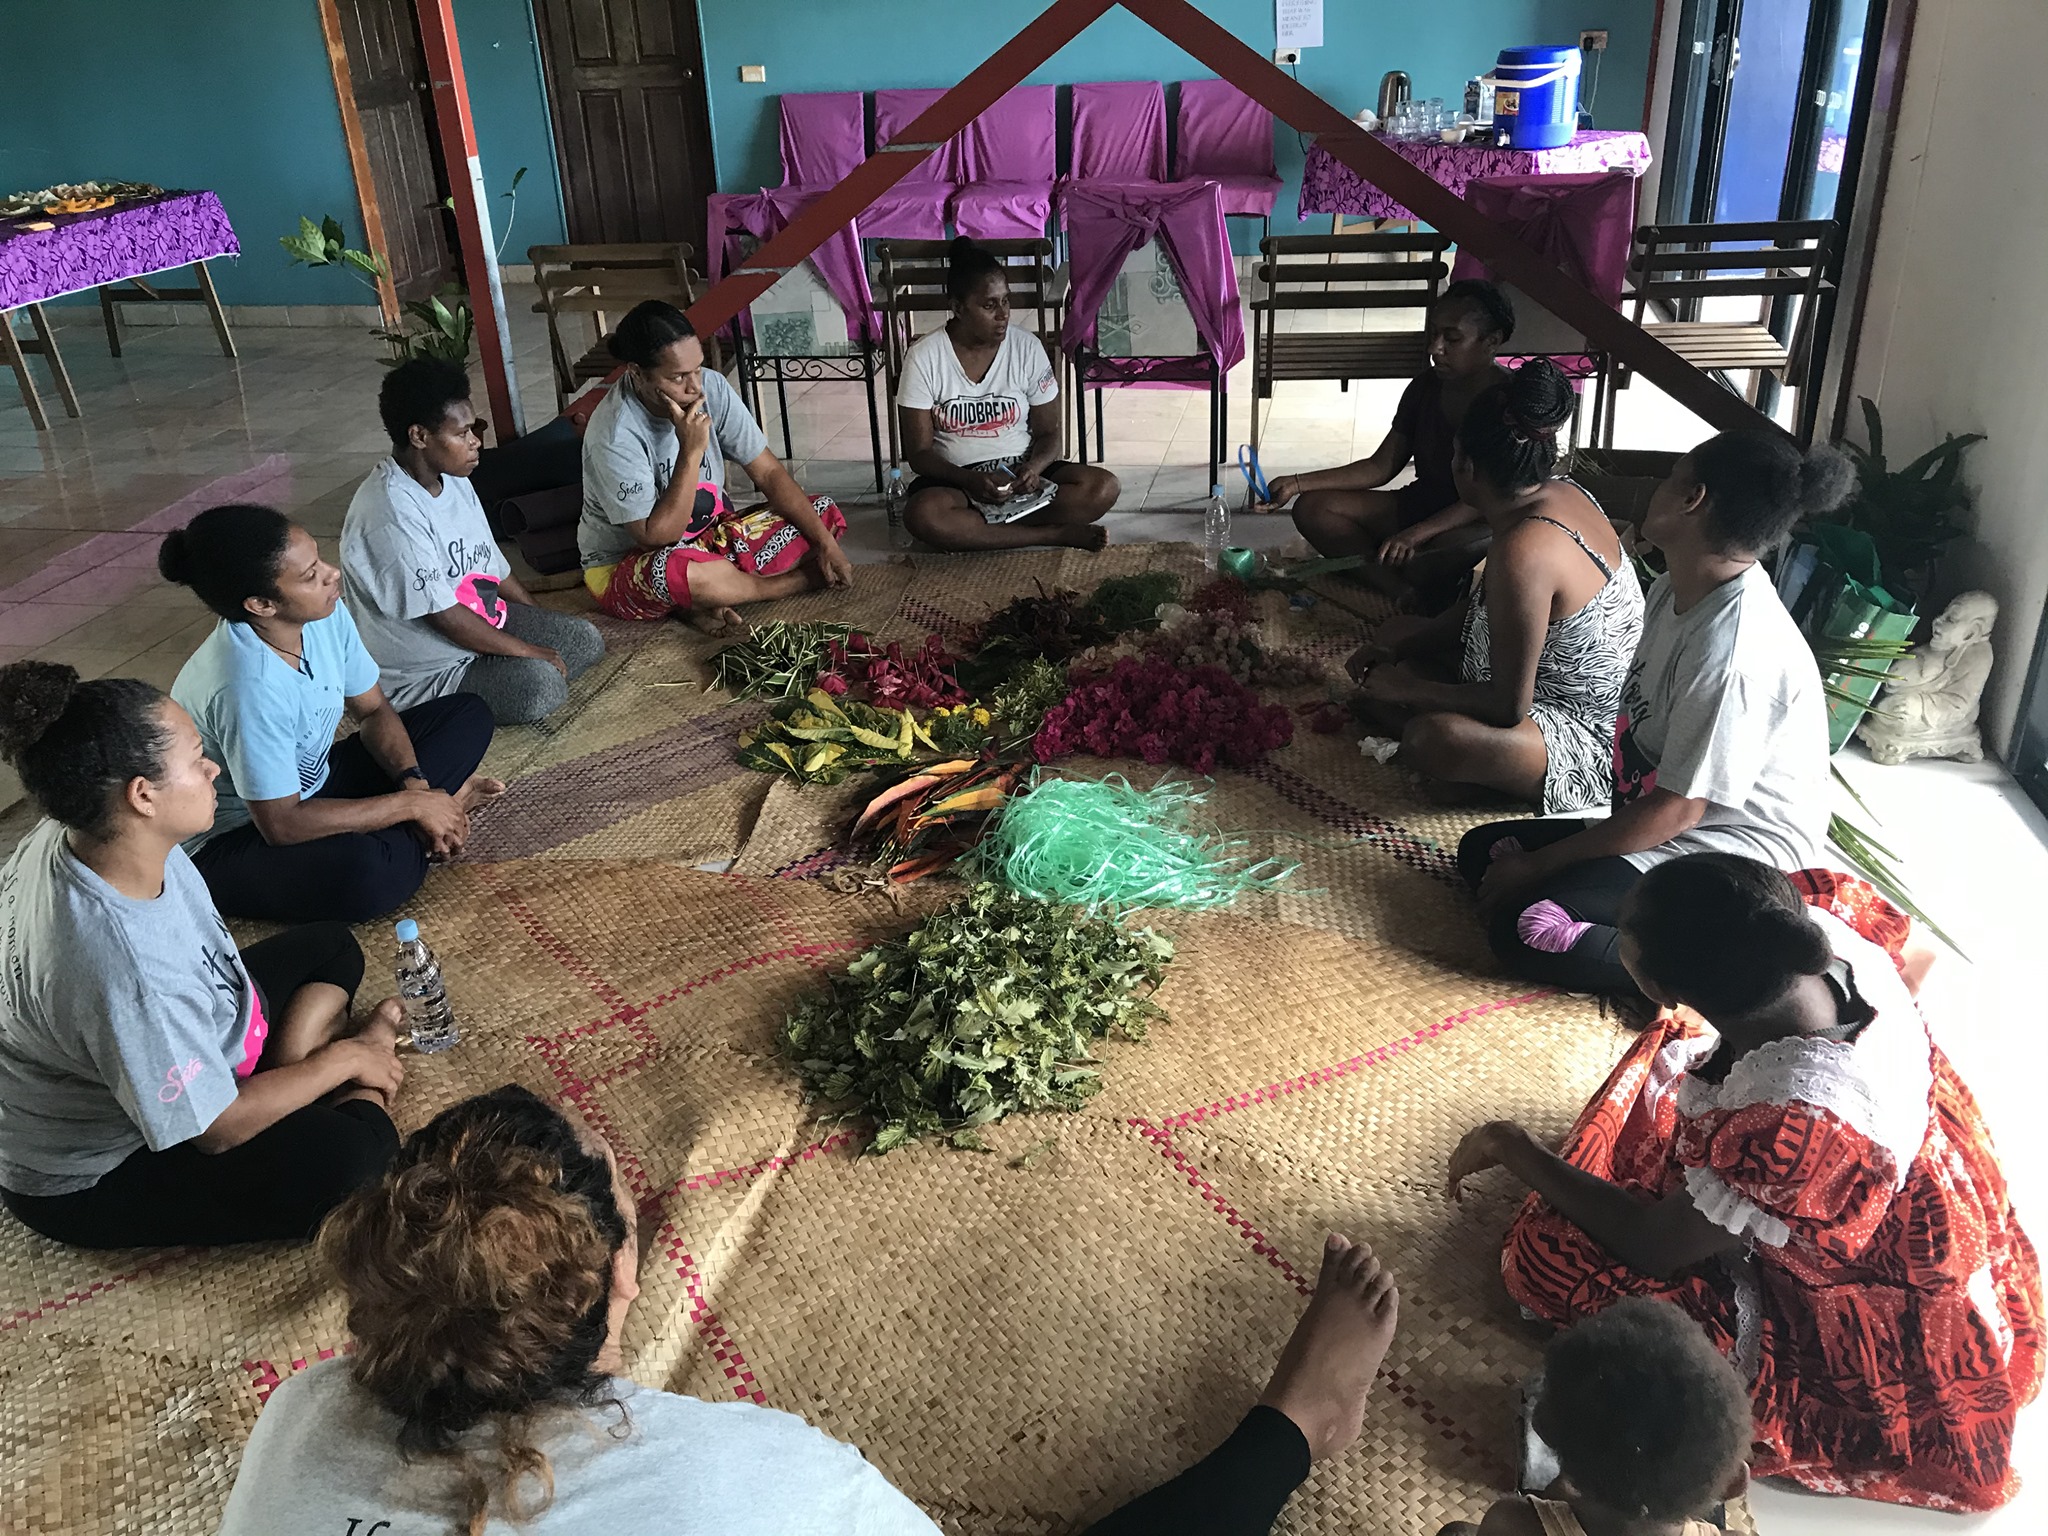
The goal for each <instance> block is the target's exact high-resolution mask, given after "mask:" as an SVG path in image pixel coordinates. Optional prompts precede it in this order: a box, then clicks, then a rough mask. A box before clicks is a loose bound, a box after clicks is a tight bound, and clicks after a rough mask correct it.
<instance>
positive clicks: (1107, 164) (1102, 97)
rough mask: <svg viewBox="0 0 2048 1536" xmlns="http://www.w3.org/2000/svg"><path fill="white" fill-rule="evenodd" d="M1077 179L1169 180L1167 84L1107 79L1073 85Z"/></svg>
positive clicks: (1074, 175)
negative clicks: (1167, 162) (1167, 160)
mask: <svg viewBox="0 0 2048 1536" xmlns="http://www.w3.org/2000/svg"><path fill="white" fill-rule="evenodd" d="M1073 178H1074V180H1075V181H1153V182H1164V181H1165V180H1166V87H1165V86H1163V85H1161V84H1160V83H1159V82H1158V81H1157V80H1105V81H1097V82H1094V83H1092V84H1088V85H1077V86H1075V87H1074V168H1073Z"/></svg>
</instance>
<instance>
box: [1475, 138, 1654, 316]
mask: <svg viewBox="0 0 2048 1536" xmlns="http://www.w3.org/2000/svg"><path fill="white" fill-rule="evenodd" d="M1465 201H1466V202H1468V203H1470V204H1471V205H1472V211H1473V212H1474V213H1481V214H1484V215H1485V216H1486V217H1487V218H1489V219H1491V220H1492V221H1493V222H1494V223H1496V224H1498V225H1500V227H1501V228H1502V229H1505V230H1507V231H1508V232H1509V233H1511V234H1512V235H1514V236H1515V237H1516V238H1517V239H1518V240H1520V241H1521V242H1522V244H1524V245H1526V246H1528V247H1529V248H1530V249H1531V250H1534V251H1537V252H1539V253H1540V254H1542V255H1543V256H1544V257H1546V258H1548V259H1549V260H1550V261H1551V262H1552V263H1554V264H1555V265H1556V266H1557V268H1558V270H1560V271H1561V272H1563V273H1564V274H1565V275H1566V276H1568V277H1571V278H1573V279H1575V280H1576V281H1578V282H1580V283H1582V284H1584V285H1585V287H1586V288H1588V289H1589V290H1591V292H1592V294H1593V296H1594V297H1595V298H1597V299H1599V300H1600V302H1601V303H1603V304H1607V305H1610V306H1612V307H1615V308H1619V307H1620V304H1621V288H1622V283H1623V280H1624V279H1625V277H1626V275H1627V272H1628V249H1629V237H1630V234H1631V232H1632V231H1633V230H1634V228H1635V214H1636V179H1635V177H1633V176H1631V175H1629V174H1627V173H1626V172H1610V173H1607V174H1603V175H1592V176H1497V177H1489V178H1487V179H1484V180H1481V181H1475V182H1471V183H1470V184H1468V185H1467V186H1466V188H1465ZM1492 275H1493V274H1492V273H1491V272H1490V271H1488V270H1487V268H1486V267H1485V266H1484V265H1483V264H1482V263H1481V262H1480V260H1479V258H1478V257H1476V256H1473V255H1470V254H1468V253H1467V252H1466V251H1464V250H1463V249H1462V248H1461V249H1460V250H1459V252H1458V260H1457V264H1456V265H1455V266H1454V267H1453V268H1452V269H1451V276H1452V277H1453V278H1465V277H1491V276H1492ZM1511 345H1512V343H1511Z"/></svg>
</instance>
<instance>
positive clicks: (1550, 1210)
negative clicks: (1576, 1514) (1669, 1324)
mask: <svg viewBox="0 0 2048 1536" xmlns="http://www.w3.org/2000/svg"><path fill="white" fill-rule="evenodd" d="M1910 928H1911V924H1910V923H1909V922H1908V921H1907V919H1906V917H1905V915H1904V914H1903V913H1901V912H1899V911H1898V910H1897V909H1896V908H1894V907H1892V906H1891V905H1890V903H1888V902H1886V901H1885V900H1884V899H1883V898H1882V897H1881V896H1879V895H1878V894H1877V893H1876V892H1875V891H1873V890H1872V889H1871V888H1870V887H1869V886H1867V885H1865V884H1864V883H1863V882H1862V881H1860V880H1854V879H1851V878H1849V877H1847V876H1843V875H1835V874H1830V873H1828V872H1827V871H1824V870H1803V871H1801V872H1799V873H1797V874H1793V875H1789V876H1788V875H1786V874H1782V873H1780V872H1779V871H1778V870H1775V869H1772V868H1771V867H1770V866H1769V865H1768V864H1764V863H1761V862H1759V861H1758V860H1755V859H1749V858H1743V857H1741V856H1739V855H1736V854H1732V853H1695V854H1688V855H1684V856H1682V857H1678V858H1673V859H1670V860H1667V861H1665V862H1663V863H1660V864H1658V865H1657V866H1656V867H1655V868H1654V869H1652V870H1651V871H1650V872H1649V873H1648V874H1646V875H1644V876H1643V877H1642V879H1641V880H1640V881H1638V882H1637V884H1636V886H1635V888H1634V890H1633V891H1632V892H1631V894H1630V895H1629V896H1628V898H1627V899H1626V901H1625V902H1624V903H1623V905H1622V909H1621V913H1620V934H1621V958H1622V963H1623V964H1624V965H1626V966H1627V967H1628V970H1629V972H1630V973H1631V974H1632V975H1633V976H1634V977H1635V979H1636V983H1637V985H1639V986H1640V987H1641V989H1642V991H1643V992H1644V994H1645V995H1646V996H1648V997H1649V998H1650V999H1651V1000H1652V1001H1654V1002H1655V1003H1657V1004H1660V1005H1661V1006H1662V1007H1663V1009H1664V1012H1663V1013H1662V1015H1661V1016H1660V1017H1659V1018H1658V1019H1657V1021H1656V1022H1655V1023H1654V1024H1652V1025H1651V1026H1650V1027H1649V1028H1648V1029H1647V1030H1645V1031H1644V1032H1643V1034H1642V1035H1641V1036H1640V1037H1639V1038H1638V1039H1637V1040H1636V1042H1635V1043H1634V1045H1633V1046H1632V1047H1631V1048H1630V1049H1629V1051H1628V1053H1627V1055H1626V1056H1624V1057H1623V1058H1622V1060H1621V1063H1620V1065H1618V1066H1617V1067H1616V1068H1615V1069H1614V1071H1613V1072H1612V1074H1610V1075H1609V1077H1608V1079H1607V1082H1606V1084H1605V1085H1604V1086H1603V1087H1602V1088H1601V1090H1600V1092H1599V1093H1598V1094H1597V1095H1595V1097H1594V1099H1593V1101H1592V1102H1591V1103H1590V1104H1588V1105H1587V1106H1586V1108H1585V1109H1584V1110H1583V1111H1582V1112H1581V1113H1580V1115H1579V1119H1578V1122H1577V1124H1575V1125H1574V1126H1573V1127H1572V1129H1571V1131H1570V1133H1569V1134H1567V1135H1566V1137H1565V1139H1564V1142H1563V1144H1562V1146H1561V1147H1560V1148H1559V1149H1558V1150H1557V1151H1555V1152H1553V1151H1551V1150H1550V1148H1549V1147H1548V1146H1546V1145H1545V1144H1544V1143H1543V1142H1541V1141H1539V1140H1538V1139H1537V1138H1536V1137H1534V1136H1533V1135H1531V1134H1530V1133H1529V1132H1528V1131H1527V1130H1525V1129H1523V1128H1522V1127H1521V1126H1519V1125H1517V1124H1515V1123H1514V1122H1512V1121H1506V1120H1496V1121H1493V1122H1491V1123H1490V1124H1487V1125H1482V1126H1480V1127H1479V1128H1478V1129H1476V1130H1474V1131H1472V1132H1471V1133H1470V1134H1468V1135H1467V1136H1466V1137H1465V1138H1464V1140H1463V1141H1461V1142H1460V1143H1459V1145H1458V1148H1457V1150H1456V1151H1455V1152H1453V1153H1452V1155H1451V1165H1450V1170H1449V1184H1450V1194H1451V1197H1452V1198H1453V1199H1457V1198H1458V1197H1459V1196H1460V1194H1461V1193H1462V1190H1463V1186H1464V1184H1465V1181H1466V1180H1468V1179H1471V1178H1473V1177H1474V1176H1476V1175H1479V1174H1481V1173H1483V1172H1484V1171H1485V1170H1487V1169H1490V1168H1503V1169H1505V1170H1506V1171H1507V1172H1508V1173H1509V1174H1510V1175H1512V1176H1513V1177H1514V1178H1515V1179H1517V1180H1518V1181H1520V1182H1521V1183H1522V1184H1525V1185H1527V1186H1528V1188H1529V1189H1530V1190H1531V1191H1532V1193H1531V1194H1530V1195H1529V1197H1528V1198H1527V1200H1525V1201H1524V1202H1523V1205H1522V1209H1521V1213H1520V1214H1519V1215H1518V1216H1517V1217H1516V1218H1515V1220H1514V1223H1513V1225H1512V1226H1511V1227H1510V1228H1509V1230H1508V1235H1507V1242H1506V1245H1505V1247H1504V1248H1503V1250H1502V1253H1501V1277H1502V1279H1503V1280H1504V1281H1505V1282H1506V1285H1507V1292H1508V1296H1509V1297H1510V1299H1512V1300H1513V1301H1514V1302H1515V1303H1516V1304H1517V1305H1519V1306H1520V1307H1521V1308H1522V1309H1523V1311H1524V1312H1525V1313H1526V1314H1527V1315H1529V1316H1532V1317H1537V1318H1541V1319H1543V1320H1544V1321H1545V1322H1548V1323H1552V1324H1556V1325H1559V1326H1565V1325H1569V1324H1573V1323H1576V1322H1578V1321H1580V1320H1581V1319H1584V1318H1587V1317H1592V1316H1596V1315H1598V1314H1601V1313H1604V1312H1606V1311H1607V1310H1608V1309H1609V1308H1611V1307H1615V1306H1616V1305H1618V1304H1621V1303H1623V1302H1624V1301H1626V1300H1628V1299H1629V1298H1649V1299H1653V1300H1658V1301H1666V1302H1671V1303H1673V1304H1675V1305H1676V1306H1678V1307H1679V1308H1681V1309H1683V1310H1684V1311H1685V1312H1686V1313H1687V1314H1688V1315H1689V1316H1690V1317H1691V1318H1692V1320H1693V1322H1694V1323H1695V1324H1697V1325H1698V1326H1699V1327H1700V1328H1701V1329H1702V1330H1703V1331H1704V1332H1705V1334H1706V1336H1707V1339H1708V1341H1709V1342H1711V1343H1712V1344H1713V1345H1714V1346H1715V1347H1716V1348H1718V1349H1719V1350H1720V1351H1721V1353H1722V1354H1723V1355H1725V1356H1727V1357H1728V1358H1729V1359H1730V1360H1732V1361H1733V1362H1734V1364H1735V1366H1736V1368H1737V1370H1738V1371H1739V1372H1740V1373H1741V1374H1742V1377H1743V1379H1744V1381H1745V1383H1746V1384H1747V1386H1748V1388H1749V1396H1750V1400H1751V1404H1752V1406H1753V1408H1754V1411H1755V1412H1754V1429H1753V1435H1754V1440H1755V1448H1754V1450H1753V1451H1752V1453H1751V1456H1750V1464H1751V1467H1752V1469H1753V1470H1754V1471H1755V1472H1756V1473H1757V1474H1758V1475H1760V1476H1764V1477H1788V1478H1791V1479H1793V1480H1794V1481H1796V1482H1799V1483H1801V1484H1803V1485H1804V1486H1805V1487H1807V1488H1810V1489H1813V1490H1815V1491H1817V1492H1821V1493H1838V1494H1853V1495H1854V1496H1856V1497H1858V1498H1864V1499H1883V1500H1887V1501H1889V1502H1892V1503H1898V1504H1913V1505H1919V1506H1921V1507H1923V1508H1929V1509H1949V1510H1987V1509H1995V1508H1997V1507H1998V1506H1999V1505H2001V1504H2004V1503H2006V1502H2007V1501H2008V1500H2009V1499H2011V1498H2012V1496H2013V1495H2014V1493H2016V1492H2017V1491H2018V1488H2019V1479H2018V1478H2017V1477H2016V1476H2015V1475H2014V1472H2013V1468H2012V1455H2011V1452H2012V1437H2013V1426H2014V1420H2015V1418H2016V1416H2017V1415H2018V1412H2019V1410H2020V1409H2021V1408H2022V1407H2023V1406H2025V1405H2026V1404H2027V1403H2029V1402H2031V1401H2032V1400H2033V1399H2034V1397H2035V1395H2036V1394H2037V1393H2038V1392H2039V1390H2040V1386H2041V1375H2042V1361H2043V1355H2042V1348H2043V1340H2042V1300H2041V1268H2040V1263H2039V1260H2038V1259H2037V1258H2036V1256H2035V1253H2034V1248H2033V1244H2032V1243H2031V1242H2029V1241H2028V1239H2027V1234H2026V1233H2025V1232H2024V1231H2023V1230H2022V1229H2021V1227H2020V1224H2019V1221H2018V1218H2017V1216H2016V1215H2015V1214H2014V1212H2013V1208H2012V1202H2011V1199H2010V1197H2009V1196H2008V1194H2007V1192H2006V1183H2005V1175H2004V1173H2003V1171H2002V1170H2001V1169H2000V1167H1999V1162H1998V1154H1997V1151H1996V1150H1995V1149H1994V1148H1993V1146H1992V1144H1991V1134H1990V1131H1989V1130H1988V1129H1987V1128H1986V1126H1985V1124H1984V1119H1983V1115H1982V1114H1981V1113H1980V1111H1979V1110H1978V1108H1977V1103H1976V1100H1975V1099H1974V1098H1973V1097H1972V1096H1971V1094H1970V1090H1969V1088H1968V1087H1967V1086H1966V1085H1965V1084H1964V1083H1963V1081H1962V1079H1961V1078H1960V1077H1959V1076H1958V1075H1957V1074H1956V1070H1955V1068H1954V1066H1952V1065H1951V1064H1950V1062H1949V1059H1948V1057H1947V1056H1946V1055H1944V1054H1943V1052H1942V1050H1941V1047H1940V1046H1939V1045H1937V1044H1935V1042H1934V1040H1933V1039H1932V1037H1931V1036H1930V1035H1929V1033H1928V1029H1927V1025H1926V1022H1925V1021H1924V1020H1923V1019H1922V1018H1921V1016H1920V1012H1919V1009H1918V1007H1917V1006H1916V1005H1915V1003H1914V1000H1913V996H1912V993H1911V991H1910V990H1909V987H1908V983H1907V981H1906V977H1905V972H1904V969H1903V967H1902V966H1901V964H1900V955H1901V952H1902V950H1903V948H1904V945H1905V941H1906V938H1907V935H1908V933H1909V931H1910ZM1539 1418H1540V1414H1539ZM1560 1449H1562V1448H1560ZM1579 1491H1580V1492H1581V1493H1582V1494H1583V1493H1593V1494H1596V1495H1597V1494H1598V1492H1599V1491H1600V1490H1597V1489H1593V1488H1584V1487H1582V1488H1581V1489H1580V1490H1579ZM1639 1507H1640V1506H1639ZM1621 1512H1622V1513H1629V1512H1630V1511H1628V1510H1626V1509H1625V1508H1624V1509H1623V1510H1622V1511H1621ZM1643 1512H1644V1513H1648V1512H1649V1511H1647V1510H1645V1511H1643ZM1679 1512H1682V1511H1679ZM1493 1528H1494V1526H1493V1522H1491V1521H1489V1522H1488V1524H1487V1527H1486V1529H1487V1530H1489V1531H1491V1530H1492V1529H1493ZM1620 1528H1628V1529H1637V1528H1640V1527H1636V1526H1633V1525H1631V1526H1627V1527H1620Z"/></svg>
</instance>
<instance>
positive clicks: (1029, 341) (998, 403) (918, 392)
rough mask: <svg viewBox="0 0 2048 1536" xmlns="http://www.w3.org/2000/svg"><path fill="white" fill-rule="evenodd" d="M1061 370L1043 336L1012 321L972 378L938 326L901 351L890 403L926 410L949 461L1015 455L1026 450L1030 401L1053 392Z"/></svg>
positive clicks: (1056, 392)
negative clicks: (982, 372) (899, 376)
mask: <svg viewBox="0 0 2048 1536" xmlns="http://www.w3.org/2000/svg"><path fill="white" fill-rule="evenodd" d="M1059 394H1060V384H1059V378H1058V376H1057V375H1056V374H1054V372H1053V369H1052V359H1051V358H1049V357H1047V356H1046V353H1045V344H1044V343H1043V342H1041V341H1040V340H1039V339H1038V338H1037V337H1036V336H1034V335H1032V334H1031V332H1029V331H1027V330H1024V329H1023V328H1022V327H1020V326H1015V325H1013V326H1011V327H1010V329H1009V331H1008V332H1007V333H1006V334H1005V335H1004V336H1003V344H1002V345H1001V346H1000V347H998V348H996V360H995V361H994V362H992V363H990V364H989V367H988V373H987V375H986V376H985V377H984V378H983V379H982V381H981V382H980V383H979V384H977V383H975V382H974V380H972V379H970V378H968V377H967V371H966V370H965V369H964V368H962V367H961V366H960V354H959V353H957V352H955V351H954V350H953V338H952V337H950V336H948V335H947V334H946V330H945V327H944V326H941V327H940V328H939V329H938V330H936V331H933V332H932V333H931V334H930V335H929V336H926V337H924V338H922V339H921V340H919V341H918V342H916V343H915V344H914V345H913V346H912V347H911V349H910V350H909V351H908V352H906V353H905V354H904V355H903V382H902V383H901V384H899V385H898V386H897V387H896V403H897V405H899V406H901V407H902V408H903V409H904V410H907V411H930V412H932V416H933V420H932V446H933V447H934V448H936V449H937V450H938V451H939V453H940V454H941V455H942V456H943V457H944V458H945V459H946V461H947V462H948V463H951V464H986V463H988V462H990V461H991V460H993V459H1021V458H1023V457H1024V455H1025V454H1027V453H1029V452H1030V451H1031V407H1033V406H1034V405H1044V404H1045V403H1046V402H1047V401H1049V400H1057V399H1058V398H1059Z"/></svg>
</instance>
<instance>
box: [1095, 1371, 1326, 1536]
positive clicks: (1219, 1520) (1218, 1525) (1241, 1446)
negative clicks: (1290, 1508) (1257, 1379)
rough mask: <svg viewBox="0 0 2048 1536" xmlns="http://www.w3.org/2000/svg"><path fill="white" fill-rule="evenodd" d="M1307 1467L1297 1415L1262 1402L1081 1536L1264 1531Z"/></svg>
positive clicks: (1225, 1535) (1259, 1534) (1249, 1534)
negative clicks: (1167, 1477)
mask: <svg viewBox="0 0 2048 1536" xmlns="http://www.w3.org/2000/svg"><path fill="white" fill-rule="evenodd" d="M1308 1468H1309V1455H1308V1440H1307V1438H1306V1437H1305V1436H1303V1434H1302V1432H1301V1430H1300V1429H1299V1428H1298V1427H1297V1426H1296V1424H1295V1422H1294V1420H1292V1419H1290V1418H1288V1417H1287V1415H1286V1414H1284V1413H1282V1412H1280V1410H1279V1409H1277V1408H1268V1407H1266V1406H1265V1405H1264V1404H1263V1403H1261V1404H1260V1405H1259V1406H1258V1407H1256V1408H1254V1409H1252V1411H1251V1412H1250V1413H1248V1414H1246V1415H1245V1416H1244V1421H1243V1422H1242V1423H1240V1424H1239V1425H1238V1426H1237V1428H1236V1429H1234V1430H1232V1431H1231V1433H1230V1438H1229V1439H1228V1440H1225V1441H1224V1442H1223V1443H1222V1444H1221V1445H1219V1446H1217V1447H1216V1449H1215V1450H1213V1451H1211V1452H1210V1453H1209V1454H1208V1455H1207V1456H1204V1457H1203V1458H1202V1459H1201V1460H1200V1461H1198V1462H1196V1463H1195V1464H1194V1465H1193V1466H1192V1467H1189V1468H1188V1469H1187V1471H1185V1472H1183V1473H1181V1475H1180V1476H1178V1477H1176V1478H1175V1479H1174V1480H1173V1481H1172V1482H1170V1483H1162V1484H1160V1485H1159V1486H1158V1487H1157V1488H1154V1489H1153V1490H1152V1491H1151V1492H1150V1493H1142V1494H1140V1495H1138V1497H1137V1498H1135V1499H1133V1500H1131V1502H1130V1503H1128V1504H1126V1505H1125V1506H1124V1507H1123V1508H1122V1509H1119V1510H1117V1511H1116V1512H1115V1513H1114V1514H1112V1515H1108V1516H1106V1517H1104V1518H1103V1519H1101V1520H1098V1521H1096V1522H1095V1524H1093V1525H1091V1526H1089V1527H1088V1530H1087V1532H1086V1533H1085V1536H1155V1533H1156V1536H1264V1533H1265V1532H1267V1531H1270V1530H1272V1529H1273V1522H1274V1521H1275V1520H1277V1519H1279V1518H1280V1510H1281V1508H1282V1506H1283V1505H1285V1504H1286V1503H1287V1500H1288V1499H1289V1498H1290V1497H1291V1496H1292V1495H1293V1493H1294V1490H1295V1489H1297V1488H1299V1487H1300V1486H1301V1485H1302V1483H1303V1482H1305V1481H1306V1480H1307V1478H1308Z"/></svg>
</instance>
